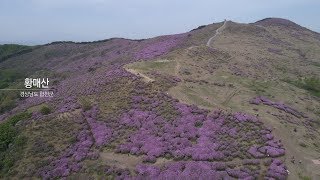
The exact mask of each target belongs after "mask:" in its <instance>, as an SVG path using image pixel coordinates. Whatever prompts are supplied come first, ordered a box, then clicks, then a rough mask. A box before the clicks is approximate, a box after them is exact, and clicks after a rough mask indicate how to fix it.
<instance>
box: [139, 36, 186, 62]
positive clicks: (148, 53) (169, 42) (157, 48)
mask: <svg viewBox="0 0 320 180" xmlns="http://www.w3.org/2000/svg"><path fill="white" fill-rule="evenodd" d="M185 36H186V35H185V34H177V35H171V36H164V37H161V40H160V41H156V42H151V43H148V44H147V45H146V46H145V47H143V49H141V50H140V51H138V52H137V53H136V54H135V59H152V58H154V57H156V56H160V55H163V54H166V53H168V52H169V51H170V50H171V49H172V48H173V47H175V46H177V45H178V44H179V43H181V41H182V40H183V39H184V38H185Z"/></svg>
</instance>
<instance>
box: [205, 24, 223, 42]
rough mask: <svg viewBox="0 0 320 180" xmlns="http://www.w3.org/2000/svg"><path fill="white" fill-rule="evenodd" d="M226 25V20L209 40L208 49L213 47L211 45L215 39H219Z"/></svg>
mask: <svg viewBox="0 0 320 180" xmlns="http://www.w3.org/2000/svg"><path fill="white" fill-rule="evenodd" d="M226 24H227V21H226V20H224V23H223V25H222V26H221V27H219V28H218V29H217V30H216V33H215V34H214V35H213V36H212V37H211V38H210V39H209V40H208V42H207V46H208V47H211V46H210V44H211V43H212V41H213V39H214V38H215V37H217V36H218V35H219V34H220V33H221V31H222V30H223V29H224V28H225V27H226Z"/></svg>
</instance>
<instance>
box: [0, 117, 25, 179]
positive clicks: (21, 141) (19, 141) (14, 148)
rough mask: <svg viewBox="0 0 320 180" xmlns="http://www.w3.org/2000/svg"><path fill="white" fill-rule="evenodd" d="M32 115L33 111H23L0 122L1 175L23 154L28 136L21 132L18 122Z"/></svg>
mask: <svg viewBox="0 0 320 180" xmlns="http://www.w3.org/2000/svg"><path fill="white" fill-rule="evenodd" d="M30 117H31V113H29V112H23V113H20V114H17V115H14V116H12V117H11V118H9V119H8V120H7V121H6V122H4V123H1V124H0V177H2V176H3V175H4V174H6V173H7V172H8V171H9V169H10V168H11V167H12V166H13V165H14V163H15V161H16V160H17V159H19V157H20V156H21V151H22V150H23V146H24V145H25V143H26V137H24V136H23V135H20V134H19V131H18V127H16V124H17V123H18V122H19V121H22V120H25V119H28V118H30Z"/></svg>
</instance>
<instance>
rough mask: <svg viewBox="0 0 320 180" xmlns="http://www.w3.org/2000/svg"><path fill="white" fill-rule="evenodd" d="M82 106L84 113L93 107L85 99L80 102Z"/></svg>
mask: <svg viewBox="0 0 320 180" xmlns="http://www.w3.org/2000/svg"><path fill="white" fill-rule="evenodd" d="M80 104H81V106H82V109H83V110H84V111H88V110H90V109H91V107H92V104H91V102H90V101H88V100H86V99H84V98H83V99H81V100H80Z"/></svg>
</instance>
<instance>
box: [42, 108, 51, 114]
mask: <svg viewBox="0 0 320 180" xmlns="http://www.w3.org/2000/svg"><path fill="white" fill-rule="evenodd" d="M40 113H41V114H43V115H48V114H50V113H51V108H50V107H48V106H42V107H41V109H40Z"/></svg>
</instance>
